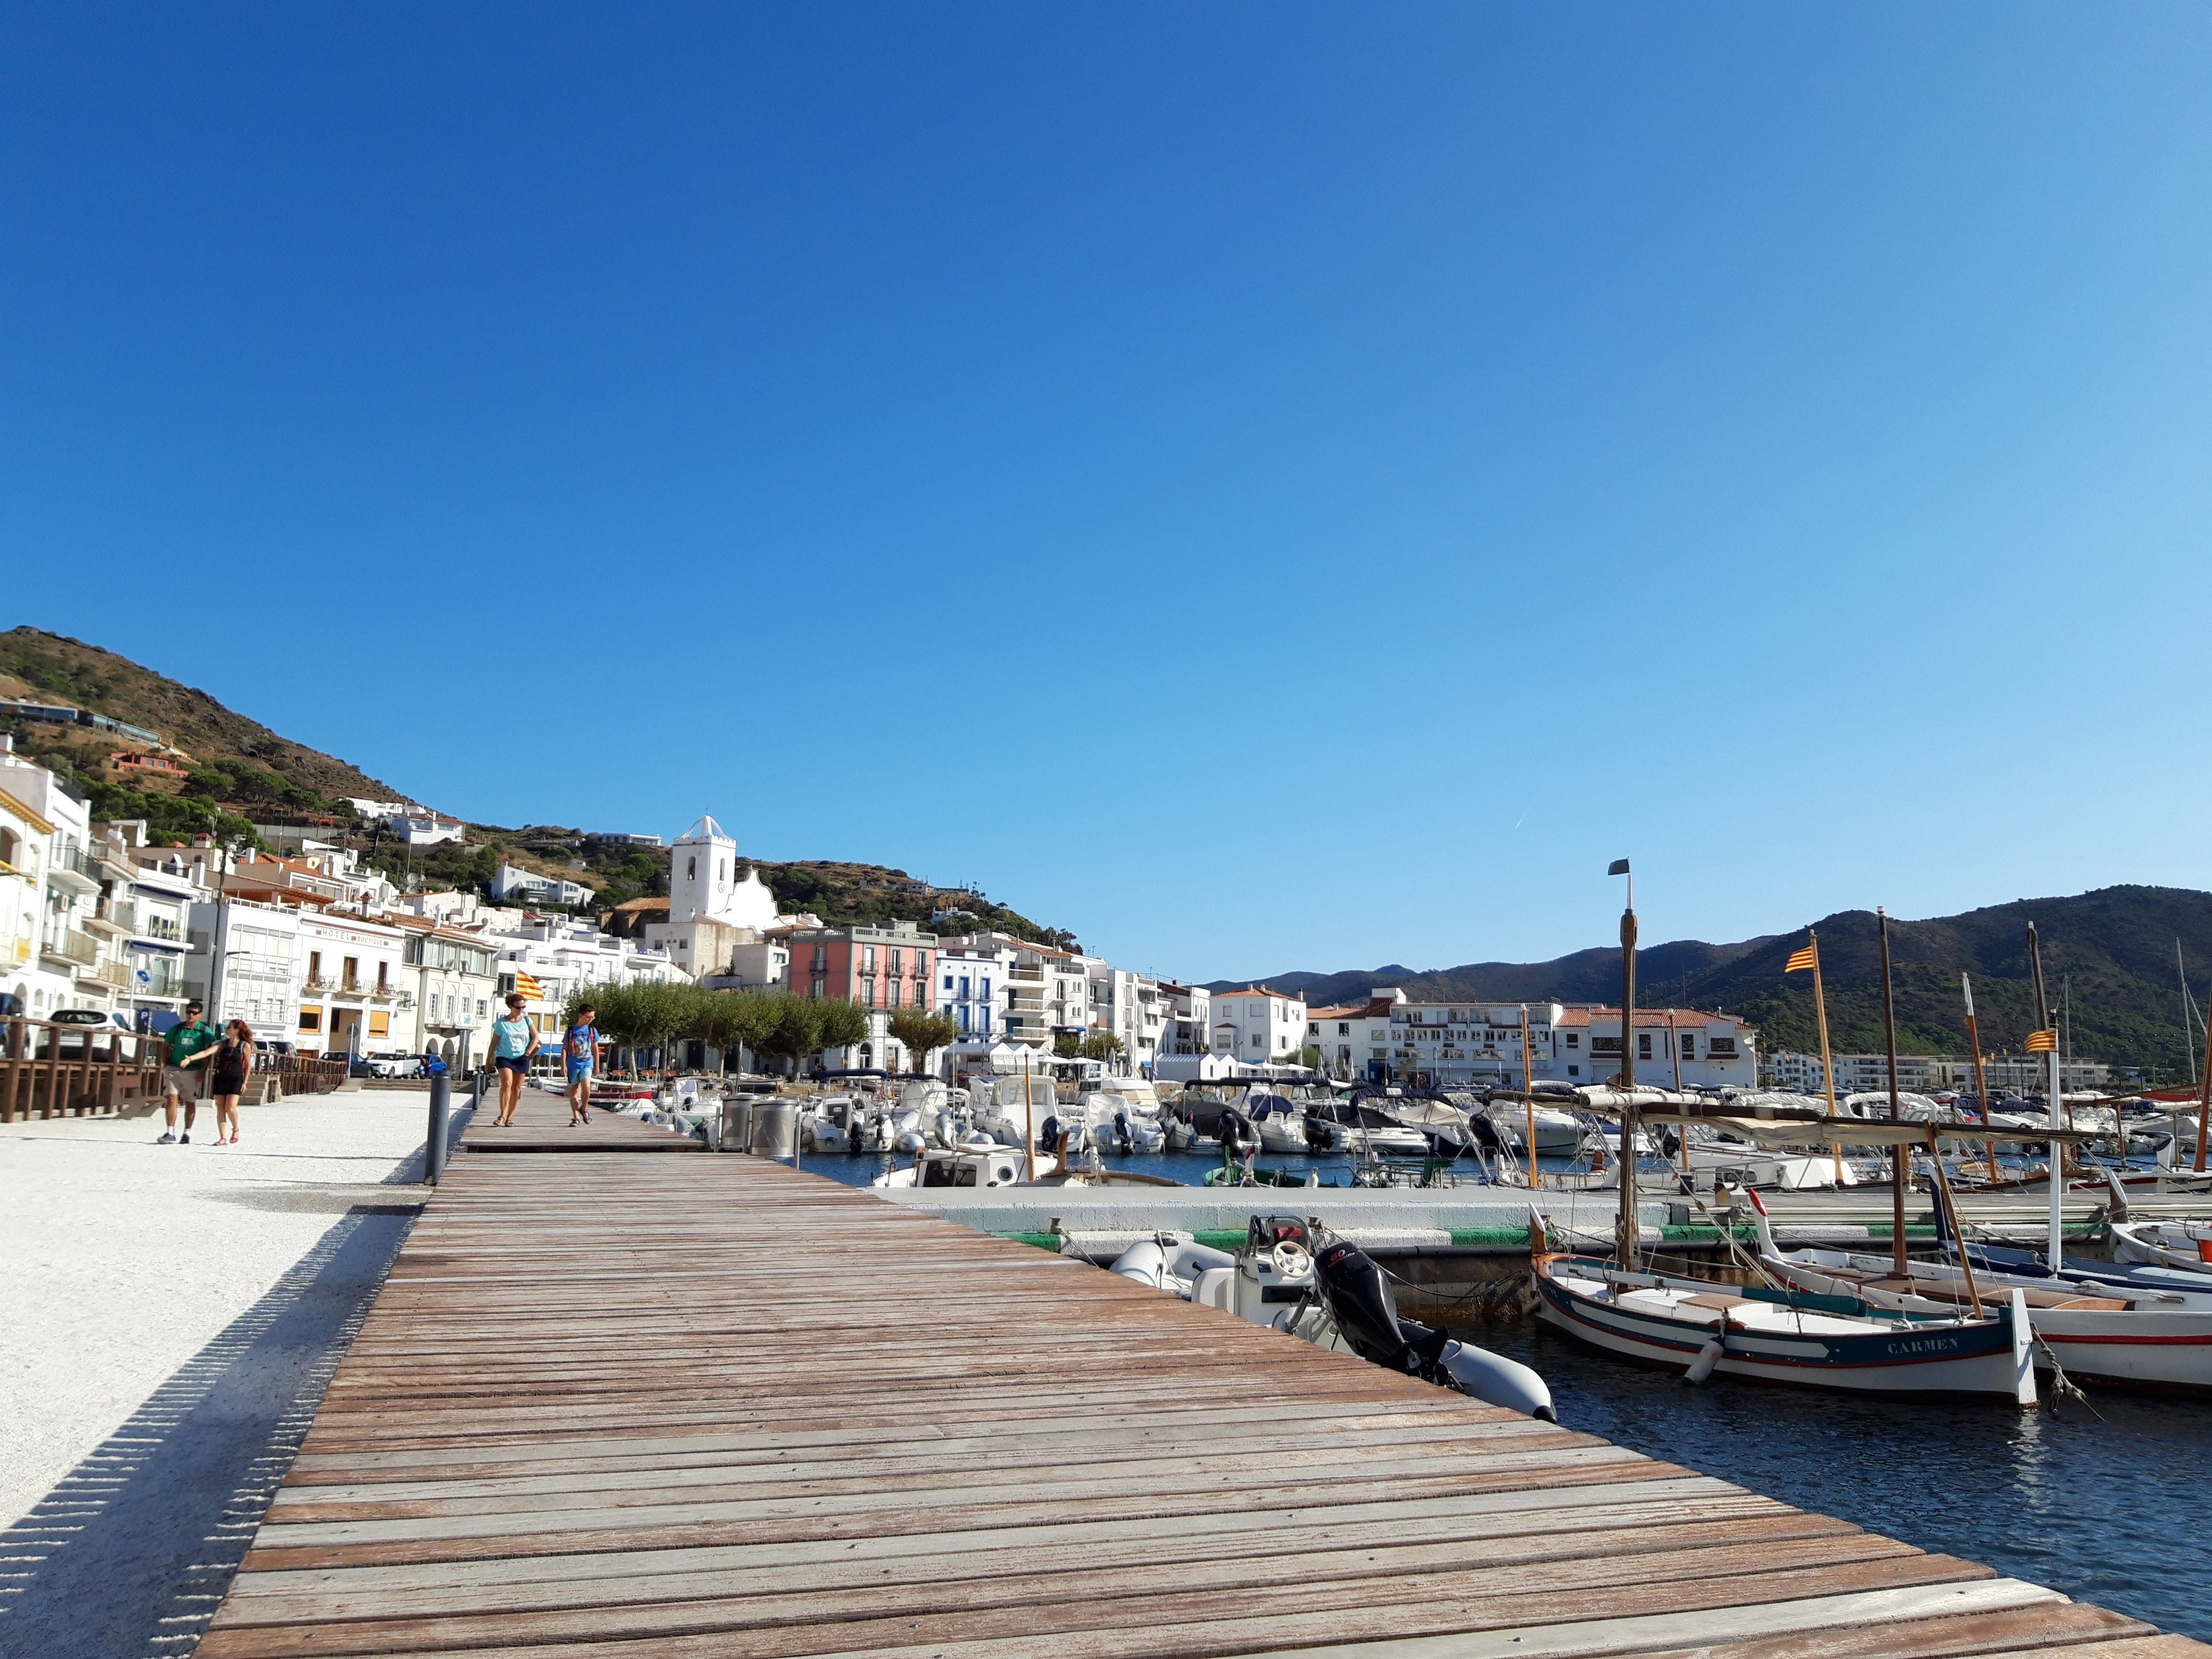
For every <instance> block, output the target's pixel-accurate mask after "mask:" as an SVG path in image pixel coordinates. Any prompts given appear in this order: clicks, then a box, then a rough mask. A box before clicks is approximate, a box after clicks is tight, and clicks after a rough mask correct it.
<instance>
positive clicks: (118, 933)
mask: <svg viewBox="0 0 2212 1659" xmlns="http://www.w3.org/2000/svg"><path fill="white" fill-rule="evenodd" d="M118 912H120V913H121V914H119V915H118ZM77 921H78V922H79V923H80V924H82V927H83V928H84V930H85V931H86V932H87V933H98V934H99V935H100V937H101V938H103V939H128V938H129V937H130V936H131V934H132V933H136V932H137V927H136V926H135V918H133V917H132V915H131V907H130V906H129V905H127V904H111V903H109V902H107V901H106V899H102V900H101V901H100V903H99V904H98V905H97V906H95V907H94V909H93V912H92V914H91V915H88V916H79V917H78V918H77Z"/></svg>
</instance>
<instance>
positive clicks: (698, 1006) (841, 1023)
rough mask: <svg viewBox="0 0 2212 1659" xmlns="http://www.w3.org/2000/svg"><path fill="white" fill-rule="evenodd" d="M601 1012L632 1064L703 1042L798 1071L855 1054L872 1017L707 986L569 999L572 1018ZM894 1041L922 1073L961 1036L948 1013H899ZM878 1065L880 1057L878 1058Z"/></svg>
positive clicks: (584, 992) (610, 990) (602, 1027)
mask: <svg viewBox="0 0 2212 1659" xmlns="http://www.w3.org/2000/svg"><path fill="white" fill-rule="evenodd" d="M586 1005H589V1006H592V1007H594V1008H596V1009H597V1010H598V1015H597V1019H596V1024H598V1027H599V1034H600V1036H604V1037H605V1038H606V1039H608V1040H609V1041H610V1042H612V1043H613V1044H614V1045H615V1047H616V1048H617V1051H622V1050H628V1051H629V1053H630V1054H631V1057H632V1059H633V1061H635V1056H636V1054H638V1053H639V1052H640V1051H641V1050H650V1051H653V1052H655V1053H656V1054H659V1055H660V1056H661V1057H662V1059H663V1063H665V1056H666V1054H667V1052H668V1049H669V1047H670V1045H671V1044H673V1043H677V1042H687V1041H688V1042H703V1043H705V1044H706V1045H707V1046H708V1048H714V1049H718V1050H720V1052H721V1053H722V1054H734V1053H735V1052H736V1051H737V1050H738V1048H750V1050H751V1051H752V1052H753V1053H754V1054H757V1055H762V1056H765V1057H767V1058H769V1059H772V1060H789V1061H790V1062H791V1063H792V1066H793V1069H794V1070H804V1069H805V1062H806V1061H808V1060H812V1059H814V1058H815V1057H816V1056H817V1055H819V1054H822V1053H823V1051H824V1050H826V1049H830V1048H852V1047H854V1046H855V1045H856V1044H859V1043H862V1042H867V1041H869V1040H870V1038H871V1037H872V1035H873V1032H872V1029H871V1025H870V1022H869V1018H868V1011H867V1010H866V1009H865V1008H863V1007H861V1006H860V1005H859V1004H858V1003H855V1002H846V1001H842V1000H838V999H836V998H831V997H801V996H793V995H792V994H790V993H789V992H787V991H716V990H710V989H708V987H705V986H703V985H630V984H606V985H587V986H585V987H581V988H580V989H579V990H578V991H576V992H575V993H574V994H572V995H571V996H570V997H569V999H568V1018H570V1019H572V1020H573V1019H574V1018H575V1015H576V1011H577V1010H578V1009H579V1008H581V1007H584V1006H586ZM888 1025H889V1030H890V1036H891V1037H892V1038H893V1039H894V1040H895V1041H896V1042H899V1043H901V1044H902V1045H903V1046H904V1047H905V1048H906V1051H907V1055H908V1060H909V1061H910V1062H911V1067H912V1069H915V1070H919V1069H920V1068H921V1066H922V1065H923V1064H924V1063H926V1061H927V1059H928V1056H929V1054H930V1052H931V1051H932V1050H933V1049H936V1048H944V1047H945V1045H946V1044H948V1043H950V1042H952V1040H953V1039H954V1038H955V1037H956V1036H958V1035H959V1031H958V1029H957V1027H956V1026H955V1025H954V1024H953V1022H952V1018H951V1015H949V1014H937V1013H932V1012H929V1011H928V1010H927V1009H926V1008H897V1009H894V1010H892V1011H891V1014H890V1020H889V1022H888ZM880 1058H881V1056H878V1059H879V1060H880Z"/></svg>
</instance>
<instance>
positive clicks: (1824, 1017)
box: [1805, 927, 1844, 1190]
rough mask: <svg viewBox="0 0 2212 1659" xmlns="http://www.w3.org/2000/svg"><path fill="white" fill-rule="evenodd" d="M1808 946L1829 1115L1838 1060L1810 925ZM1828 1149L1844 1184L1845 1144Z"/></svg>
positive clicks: (1832, 1109)
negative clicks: (1834, 1056)
mask: <svg viewBox="0 0 2212 1659" xmlns="http://www.w3.org/2000/svg"><path fill="white" fill-rule="evenodd" d="M1805 939H1806V945H1807V948H1808V949H1809V950H1810V951H1812V952H1813V1014H1814V1018H1816V1019H1818V1020H1819V1021H1820V1082H1821V1084H1822V1085H1823V1086H1824V1087H1826V1090H1827V1091H1828V1115H1829V1116H1830V1117H1833V1116H1835V1115H1836V1062H1835V1060H1833V1059H1832V1057H1831V1056H1830V1054H1829V1053H1828V998H1827V994H1826V992H1825V991H1823V990H1822V989H1821V988H1820V935H1819V934H1818V933H1814V931H1813V930H1812V929H1811V928H1810V927H1808V928H1807V929H1806V930H1805ZM1828 1151H1829V1152H1830V1153H1831V1154H1832V1155H1833V1157H1834V1158H1835V1160H1836V1186H1837V1188H1838V1190H1840V1189H1841V1188H1842V1187H1843V1184H1844V1144H1843V1142H1841V1141H1840V1140H1834V1141H1830V1142H1829V1143H1828Z"/></svg>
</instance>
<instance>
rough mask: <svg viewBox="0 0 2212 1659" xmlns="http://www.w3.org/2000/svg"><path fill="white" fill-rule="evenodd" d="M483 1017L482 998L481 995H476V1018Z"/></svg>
mask: <svg viewBox="0 0 2212 1659" xmlns="http://www.w3.org/2000/svg"><path fill="white" fill-rule="evenodd" d="M483 1017H484V1000H483V998H482V997H478V998H477V1018H478V1019H482V1018H483Z"/></svg>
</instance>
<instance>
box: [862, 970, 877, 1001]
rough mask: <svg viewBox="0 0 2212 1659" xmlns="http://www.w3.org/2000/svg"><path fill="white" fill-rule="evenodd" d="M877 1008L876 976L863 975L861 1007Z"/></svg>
mask: <svg viewBox="0 0 2212 1659" xmlns="http://www.w3.org/2000/svg"><path fill="white" fill-rule="evenodd" d="M860 1006H862V1007H863V1008H872V1007H874V1006H876V976H875V975H873V974H863V975H860Z"/></svg>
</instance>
